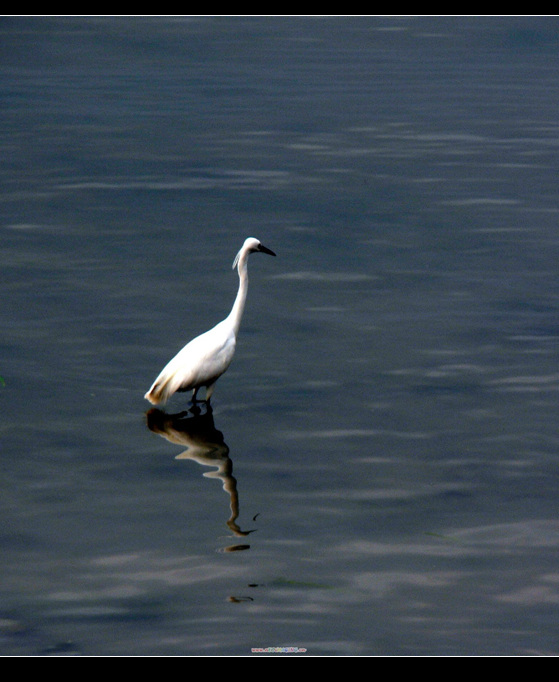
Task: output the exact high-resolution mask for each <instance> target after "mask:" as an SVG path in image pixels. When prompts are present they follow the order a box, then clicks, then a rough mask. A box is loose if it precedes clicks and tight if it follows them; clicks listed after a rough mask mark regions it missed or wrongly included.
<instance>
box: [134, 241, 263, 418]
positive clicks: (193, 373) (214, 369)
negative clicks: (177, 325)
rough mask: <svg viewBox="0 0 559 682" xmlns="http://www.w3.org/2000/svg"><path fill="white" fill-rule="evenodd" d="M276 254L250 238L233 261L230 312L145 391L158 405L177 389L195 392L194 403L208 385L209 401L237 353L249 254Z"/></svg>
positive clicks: (190, 346) (182, 352)
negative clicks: (234, 283) (235, 282)
mask: <svg viewBox="0 0 559 682" xmlns="http://www.w3.org/2000/svg"><path fill="white" fill-rule="evenodd" d="M256 252H261V253H267V254H269V255H270V256H275V255H276V254H275V253H274V252H273V251H270V249H268V248H266V247H265V246H263V245H262V244H261V243H260V242H259V241H258V239H255V238H254V237H249V238H248V239H246V240H245V243H244V244H243V246H242V248H241V250H240V251H239V253H238V254H237V255H236V257H235V260H234V261H233V270H234V269H235V268H237V269H238V273H239V290H238V292H237V297H236V298H235V303H234V304H233V308H232V309H231V312H230V313H229V315H228V316H227V317H226V318H225V319H224V320H223V321H222V322H220V323H219V324H217V325H216V326H215V327H213V329H210V330H209V331H207V332H205V333H204V334H201V335H200V336H197V337H196V338H195V339H192V341H190V343H187V344H186V346H185V347H184V348H183V349H182V350H181V351H179V352H178V353H177V355H175V357H174V358H173V359H172V360H170V361H169V363H168V364H167V365H166V366H165V367H164V368H163V370H162V371H161V373H160V375H159V376H158V377H157V379H156V380H155V381H154V382H153V385H152V387H151V388H150V389H149V391H148V392H147V393H146V394H145V396H144V397H145V398H146V400H149V401H150V403H153V404H154V405H164V404H165V403H166V402H167V401H168V400H169V398H170V397H171V396H172V395H173V394H174V393H176V392H177V391H192V392H193V393H192V402H193V403H195V402H196V394H197V393H198V389H200V388H201V387H202V386H204V387H205V388H206V401H209V400H210V398H211V395H212V393H213V389H214V386H215V382H216V381H217V380H218V379H219V377H220V376H221V375H222V374H223V373H224V372H225V370H226V369H227V368H228V367H229V365H230V364H231V361H232V360H233V355H234V354H235V345H236V342H237V334H238V331H239V327H240V325H241V318H242V316H243V312H244V309H245V301H246V297H247V291H248V263H247V261H248V257H249V255H250V254H251V253H256Z"/></svg>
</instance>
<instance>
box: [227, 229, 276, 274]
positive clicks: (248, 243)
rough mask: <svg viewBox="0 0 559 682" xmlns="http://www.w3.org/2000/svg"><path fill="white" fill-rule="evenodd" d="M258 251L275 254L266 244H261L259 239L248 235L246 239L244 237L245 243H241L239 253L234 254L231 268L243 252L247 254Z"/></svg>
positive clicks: (234, 266) (235, 265)
mask: <svg viewBox="0 0 559 682" xmlns="http://www.w3.org/2000/svg"><path fill="white" fill-rule="evenodd" d="M258 252H260V253H267V254H268V255H269V256H275V255H276V254H275V253H274V252H273V251H272V250H271V249H268V248H267V247H266V246H264V244H262V243H261V242H260V240H259V239H255V238H254V237H248V238H247V239H245V243H244V244H243V246H242V248H241V250H240V251H239V253H238V254H237V255H236V256H235V260H234V261H233V270H234V269H235V268H236V267H237V264H238V262H239V259H240V257H241V255H242V254H243V253H246V254H247V255H248V254H249V253H258Z"/></svg>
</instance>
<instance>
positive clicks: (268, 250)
mask: <svg viewBox="0 0 559 682" xmlns="http://www.w3.org/2000/svg"><path fill="white" fill-rule="evenodd" d="M258 250H259V251H262V253H267V254H268V255H269V256H275V255H276V254H275V253H274V252H273V251H272V250H271V249H268V248H267V247H266V246H264V245H263V244H260V246H259V247H258Z"/></svg>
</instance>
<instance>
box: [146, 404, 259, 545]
mask: <svg viewBox="0 0 559 682" xmlns="http://www.w3.org/2000/svg"><path fill="white" fill-rule="evenodd" d="M146 420H147V426H148V428H149V429H150V431H153V433H157V434H158V435H159V436H162V437H163V438H166V439H167V440H168V441H169V442H170V443H175V444H177V445H182V446H185V447H186V450H185V451H184V452H181V454H180V455H177V457H176V459H190V460H194V461H195V462H198V464H201V465H202V466H210V467H215V471H210V472H207V473H205V474H204V476H205V477H207V478H219V479H221V480H222V482H223V490H225V492H226V493H228V494H229V498H230V506H231V516H230V518H229V519H228V521H227V526H228V527H229V529H230V530H231V531H232V532H233V533H234V534H235V535H236V536H237V537H246V536H247V535H250V533H253V532H254V530H247V531H243V530H241V528H240V527H239V525H238V524H237V518H238V516H239V495H238V492H237V481H236V479H235V478H234V476H233V474H232V471H233V461H232V460H231V458H230V457H229V448H228V447H227V445H226V443H225V441H224V440H223V434H222V433H221V432H220V431H218V430H217V429H216V428H215V425H214V419H213V413H212V408H211V406H210V405H209V404H208V405H206V409H205V410H204V411H201V410H200V408H199V407H198V406H196V407H195V408H193V409H192V410H187V411H184V412H179V413H177V414H167V413H166V412H162V411H161V410H158V409H156V408H152V409H151V410H149V411H148V412H147V413H146ZM249 548H250V545H244V544H242V545H241V544H237V545H232V546H230V547H226V548H224V551H225V552H238V551H241V550H245V549H249Z"/></svg>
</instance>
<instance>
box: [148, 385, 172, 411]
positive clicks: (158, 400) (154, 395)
mask: <svg viewBox="0 0 559 682" xmlns="http://www.w3.org/2000/svg"><path fill="white" fill-rule="evenodd" d="M166 388H167V382H166V381H164V382H161V383H160V382H157V381H156V382H155V383H154V384H153V386H152V387H151V388H150V389H149V391H148V392H147V393H146V394H145V396H144V398H145V399H146V400H149V401H150V403H151V404H152V405H161V404H165V403H166V402H167V397H168V396H167V391H166Z"/></svg>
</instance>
